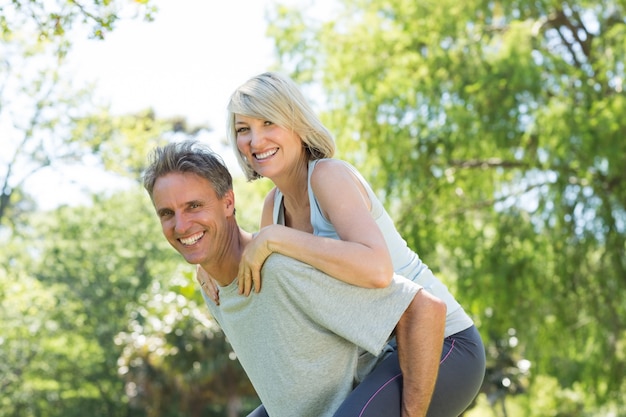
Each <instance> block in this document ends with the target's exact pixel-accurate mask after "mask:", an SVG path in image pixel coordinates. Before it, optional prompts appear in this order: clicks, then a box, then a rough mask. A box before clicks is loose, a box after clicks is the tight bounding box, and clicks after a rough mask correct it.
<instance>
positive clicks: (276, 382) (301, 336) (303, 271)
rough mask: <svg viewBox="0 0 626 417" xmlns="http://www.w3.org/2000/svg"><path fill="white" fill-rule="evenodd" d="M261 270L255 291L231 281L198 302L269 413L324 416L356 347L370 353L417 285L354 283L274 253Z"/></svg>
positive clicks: (347, 379)
mask: <svg viewBox="0 0 626 417" xmlns="http://www.w3.org/2000/svg"><path fill="white" fill-rule="evenodd" d="M263 276H264V281H263V290H262V291H261V292H260V293H252V294H251V295H250V296H249V297H244V296H242V295H240V294H238V292H237V281H236V280H235V281H234V282H233V283H232V284H231V285H229V286H227V287H222V288H221V289H220V306H216V305H215V303H214V302H213V301H211V300H209V299H207V300H206V301H207V305H208V306H209V308H210V310H211V312H212V313H213V315H214V317H215V318H216V320H217V321H218V323H219V324H220V325H221V326H222V329H223V330H224V333H225V334H226V336H227V337H228V339H229V341H230V343H231V344H232V346H233V348H234V350H235V353H236V354H237V356H238V358H239V360H240V362H241V364H242V365H243V367H244V369H245V371H246V373H247V375H248V376H249V378H250V380H251V381H252V383H253V385H254V387H255V389H256V390H257V393H258V394H259V397H260V398H261V401H262V402H263V404H264V406H265V408H266V409H267V411H268V413H269V415H270V416H272V417H293V416H302V417H308V416H310V417H323V416H332V414H333V413H334V411H335V410H336V409H337V408H338V407H339V405H340V404H341V403H342V402H343V400H344V399H345V398H346V396H347V395H348V394H349V392H350V391H351V390H352V389H353V386H354V384H355V382H356V381H357V373H358V371H359V368H358V366H357V364H358V359H359V351H360V349H359V347H360V348H363V349H366V350H368V351H369V352H370V353H371V354H372V355H378V354H379V353H380V352H381V350H382V349H383V347H384V346H385V344H386V341H387V340H388V338H389V336H390V334H391V333H392V331H393V329H394V327H395V324H396V323H397V322H398V320H399V318H400V316H401V315H402V313H403V312H404V310H405V309H406V307H407V306H408V304H409V303H410V302H411V300H412V299H413V297H414V296H415V294H416V293H417V291H418V290H419V288H420V287H419V286H417V285H415V284H413V283H412V282H410V281H409V280H406V279H403V278H395V279H394V281H393V283H392V285H390V286H389V287H388V288H387V289H383V290H368V289H364V288H358V287H354V286H351V285H348V284H345V283H343V282H341V281H338V280H335V279H334V278H331V277H329V276H327V275H325V274H323V273H321V272H320V271H318V270H316V269H314V268H312V267H310V266H309V265H306V264H303V263H301V262H298V261H295V260H293V259H291V258H287V257H284V256H282V255H278V254H274V255H272V256H270V257H269V258H268V259H267V261H266V262H265V265H264V267H263ZM205 298H206V296H205ZM376 360H378V358H376V356H372V357H371V360H370V363H366V364H363V363H362V362H361V363H359V364H358V365H359V366H365V367H370V366H371V365H372V364H371V361H376Z"/></svg>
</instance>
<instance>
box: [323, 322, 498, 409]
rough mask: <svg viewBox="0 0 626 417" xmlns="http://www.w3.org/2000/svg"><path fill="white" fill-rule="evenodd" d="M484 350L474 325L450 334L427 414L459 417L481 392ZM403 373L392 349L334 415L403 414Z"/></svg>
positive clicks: (446, 340)
mask: <svg viewBox="0 0 626 417" xmlns="http://www.w3.org/2000/svg"><path fill="white" fill-rule="evenodd" d="M484 375H485V350H484V347H483V344H482V341H481V339H480V335H479V334H478V331H477V330H476V328H475V327H474V326H472V327H470V328H469V329H467V330H464V331H462V332H459V333H457V334H454V335H452V336H450V337H447V338H446V339H445V340H444V346H443V350H442V354H441V362H440V366H439V374H438V376H437V383H436V385H435V392H434V394H433V398H432V400H431V403H430V408H429V410H428V417H457V416H458V415H459V414H461V412H463V410H465V409H466V408H467V407H468V406H469V405H470V404H471V402H472V401H473V400H474V398H475V397H476V394H478V390H479V389H480V386H481V384H482V380H483V378H484ZM401 403H402V374H401V372H400V364H399V361H398V352H397V351H394V352H392V353H391V354H390V355H389V356H388V357H387V358H386V359H385V360H384V361H382V362H381V363H380V364H379V365H378V366H377V367H376V368H375V369H374V370H373V371H372V372H371V373H370V374H369V375H368V376H367V377H366V378H365V379H364V380H363V382H361V383H360V384H359V385H358V386H357V387H356V388H355V389H354V391H352V393H350V395H349V396H348V398H347V399H346V400H345V401H344V403H343V404H342V405H341V407H340V408H339V409H338V410H337V412H336V413H335V417H379V416H385V417H400V415H401V408H400V405H401Z"/></svg>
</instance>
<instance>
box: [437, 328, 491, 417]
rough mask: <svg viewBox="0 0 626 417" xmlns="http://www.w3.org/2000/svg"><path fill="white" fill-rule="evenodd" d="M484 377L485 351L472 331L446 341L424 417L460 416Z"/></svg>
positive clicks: (480, 340)
mask: <svg viewBox="0 0 626 417" xmlns="http://www.w3.org/2000/svg"><path fill="white" fill-rule="evenodd" d="M446 351H447V353H446ZM484 377H485V348H484V346H483V342H482V339H481V338H480V334H479V333H478V330H477V329H476V327H475V326H472V327H470V328H469V329H466V330H463V331H461V332H459V333H456V334H453V335H452V336H450V337H447V338H446V340H445V343H444V352H443V355H442V357H441V362H440V364H439V374H438V375H437V384H436V385H435V392H434V393H433V397H432V399H431V401H430V407H429V408H428V414H427V415H428V417H457V416H458V415H460V414H461V413H462V412H463V411H465V410H466V409H467V407H469V405H470V404H471V403H472V401H473V400H474V398H476V395H478V391H479V390H480V387H481V385H482V383H483V378H484Z"/></svg>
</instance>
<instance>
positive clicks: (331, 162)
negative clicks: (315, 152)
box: [311, 158, 355, 176]
mask: <svg viewBox="0 0 626 417" xmlns="http://www.w3.org/2000/svg"><path fill="white" fill-rule="evenodd" d="M313 165H314V168H313V172H312V174H311V175H313V176H317V175H323V176H326V175H333V174H339V173H342V172H351V171H354V170H355V168H354V167H353V166H352V165H350V164H349V163H348V162H346V161H344V160H342V159H336V158H325V159H318V160H317V161H315V162H314V164H313Z"/></svg>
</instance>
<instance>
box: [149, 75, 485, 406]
mask: <svg viewBox="0 0 626 417" xmlns="http://www.w3.org/2000/svg"><path fill="white" fill-rule="evenodd" d="M228 133H229V136H230V139H231V141H232V143H233V145H234V146H235V147H236V150H237V155H238V157H239V159H240V163H241V165H242V167H243V168H244V172H246V175H247V176H248V179H254V178H258V177H261V176H265V177H268V178H270V179H271V180H272V181H273V182H274V184H275V185H276V187H275V188H274V189H273V190H272V191H271V192H270V194H269V195H268V197H267V198H266V201H265V205H264V209H263V215H262V220H261V230H260V231H259V233H257V234H256V235H251V234H250V233H248V232H246V231H244V230H242V229H241V228H239V227H238V225H237V222H236V219H235V196H234V193H233V190H232V180H231V177H230V174H229V173H228V170H227V169H226V168H225V166H224V164H223V163H222V162H221V160H220V158H219V157H218V156H217V155H215V154H214V153H212V152H211V151H210V150H208V149H207V148H205V147H203V146H201V145H200V144H198V143H195V142H183V143H177V144H171V145H168V146H166V147H164V148H159V149H157V150H156V151H155V153H154V154H153V159H152V162H151V165H150V166H149V168H148V169H147V171H146V173H145V176H144V186H145V188H146V189H147V191H148V193H149V194H150V197H151V199H152V201H153V204H154V206H155V209H156V211H157V215H158V216H159V218H160V220H161V225H162V228H163V233H164V235H165V237H166V238H167V240H168V241H169V242H170V244H171V245H172V246H173V247H174V248H175V249H176V250H178V251H179V252H180V253H181V254H182V255H183V257H184V258H185V260H187V262H190V263H193V264H198V265H200V266H201V267H202V268H201V269H199V275H198V279H199V281H200V282H201V285H202V286H203V288H205V293H203V295H204V296H205V300H206V302H207V305H208V306H209V309H210V310H211V313H212V314H213V316H214V317H215V319H216V320H217V321H218V323H219V324H220V325H221V327H222V328H223V330H224V332H225V334H226V336H227V337H228V339H229V341H230V342H231V344H232V346H233V349H234V350H235V353H236V354H237V356H238V358H239V360H240V362H241V363H242V365H243V367H244V369H245V371H246V373H247V374H248V376H249V377H250V380H251V382H252V383H253V385H254V386H255V389H256V390H257V393H258V395H259V397H260V398H261V400H262V402H263V406H261V407H259V408H258V409H257V410H255V411H254V412H253V414H252V416H255V417H256V416H266V415H270V416H272V417H274V416H277V417H280V416H287V417H303V416H312V417H320V416H333V415H334V416H401V415H402V416H405V417H406V416H413V415H418V416H425V415H428V416H456V415H458V414H460V413H461V412H462V411H463V410H464V409H465V408H466V407H467V406H468V405H469V404H470V403H471V401H472V400H473V398H474V397H475V395H476V393H477V392H478V389H479V388H480V384H481V382H482V378H483V375H484V349H483V346H482V343H481V340H480V336H479V335H478V332H477V331H476V329H475V327H474V326H473V323H472V321H471V319H470V318H469V317H468V316H467V315H466V314H465V312H464V311H463V309H462V308H461V306H460V305H459V304H458V303H457V302H456V301H455V300H454V298H453V297H452V296H451V295H450V294H449V292H448V291H447V289H446V288H445V286H443V285H442V284H441V283H440V282H439V281H438V280H437V279H436V278H435V277H434V276H433V274H432V273H431V271H430V270H429V269H428V267H426V266H425V265H424V264H423V263H422V262H421V261H420V259H419V257H418V256H417V255H416V254H415V253H414V252H413V251H411V250H410V249H409V248H407V247H406V243H405V242H404V240H403V239H402V238H401V236H400V235H399V234H398V233H397V231H396V230H395V227H394V226H393V223H392V221H391V219H390V218H389V216H388V215H387V213H386V212H385V210H384V208H383V207H382V204H381V203H380V201H379V200H378V199H377V198H376V196H375V195H374V193H373V192H372V190H371V189H370V187H369V185H368V184H367V182H366V181H365V180H364V179H363V178H362V177H361V176H360V175H359V173H358V172H357V171H356V170H355V169H354V168H353V167H351V166H349V165H348V164H346V163H344V162H341V161H339V160H336V159H331V157H332V155H333V153H334V142H333V140H332V137H331V136H330V134H329V133H328V131H327V130H326V129H325V128H324V126H323V125H322V124H321V123H320V121H319V119H318V118H317V117H316V116H315V115H314V113H313V112H312V110H311V109H310V107H309V106H308V104H306V101H305V100H304V98H303V97H302V95H301V93H300V91H299V90H298V88H297V86H296V85H295V84H294V83H293V81H291V80H290V79H288V78H286V77H283V76H281V75H279V74H275V73H265V74H261V75H259V76H257V77H254V78H252V79H251V80H249V81H248V82H247V83H245V84H244V85H242V86H241V87H240V88H239V89H238V90H237V91H235V93H234V94H233V96H232V97H231V101H230V104H229V131H228ZM337 196H341V198H337ZM394 270H395V272H396V273H394ZM261 277H263V280H262V281H261ZM405 277H406V278H405ZM213 283H217V287H216V288H219V291H216V290H215V289H214V288H213ZM252 289H254V292H253V293H251V290H252ZM207 294H209V295H210V296H211V297H212V298H214V299H213V300H211V298H210V297H209V296H208V295H207ZM433 295H434V296H433ZM442 346H443V348H442ZM429 403H430V406H429Z"/></svg>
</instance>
